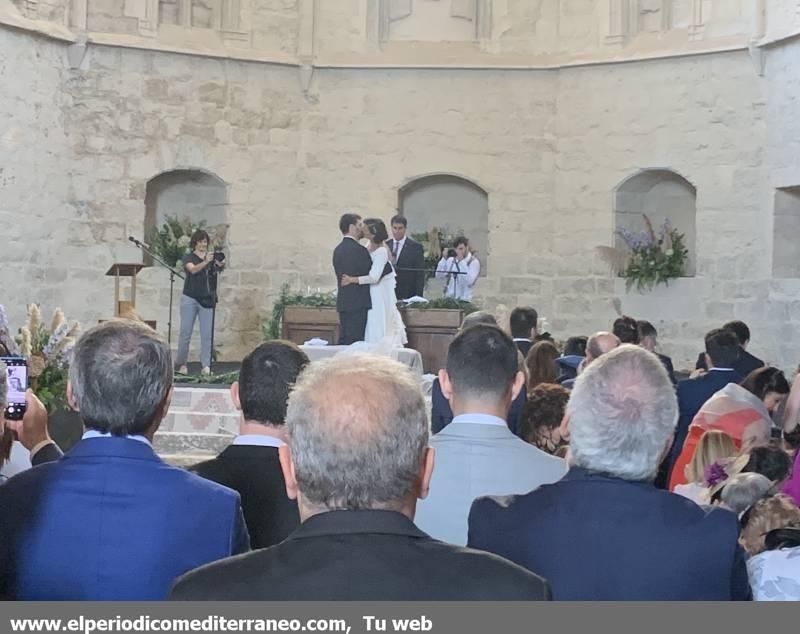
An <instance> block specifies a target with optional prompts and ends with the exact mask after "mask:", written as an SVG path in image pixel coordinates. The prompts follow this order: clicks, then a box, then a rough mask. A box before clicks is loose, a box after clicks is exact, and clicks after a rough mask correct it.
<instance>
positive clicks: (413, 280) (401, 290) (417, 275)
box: [386, 236, 425, 299]
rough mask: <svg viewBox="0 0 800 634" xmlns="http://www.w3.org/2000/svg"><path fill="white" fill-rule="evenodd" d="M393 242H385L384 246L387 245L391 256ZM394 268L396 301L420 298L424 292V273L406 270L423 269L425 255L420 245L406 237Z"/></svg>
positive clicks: (422, 271)
mask: <svg viewBox="0 0 800 634" xmlns="http://www.w3.org/2000/svg"><path fill="white" fill-rule="evenodd" d="M395 242H396V241H395V240H387V241H386V244H387V245H389V252H390V253H392V254H394V243H395ZM394 266H395V270H396V271H397V287H396V288H395V291H394V292H395V295H397V299H408V298H409V297H414V296H415V295H419V296H420V297H422V294H423V293H424V292H425V271H424V270H417V271H409V270H407V269H424V268H425V253H424V251H423V248H422V245H421V244H420V243H419V242H417V241H416V240H412V239H411V238H409V237H408V236H406V241H405V244H403V248H402V250H401V251H400V254H399V256H398V258H397V262H395V265H394Z"/></svg>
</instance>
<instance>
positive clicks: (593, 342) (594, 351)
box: [561, 330, 620, 390]
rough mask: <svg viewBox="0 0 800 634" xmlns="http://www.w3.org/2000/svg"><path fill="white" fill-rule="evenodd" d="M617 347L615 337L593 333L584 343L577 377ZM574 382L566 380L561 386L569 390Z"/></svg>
mask: <svg viewBox="0 0 800 634" xmlns="http://www.w3.org/2000/svg"><path fill="white" fill-rule="evenodd" d="M619 345H620V340H619V337H617V335H614V334H612V333H610V332H606V331H605V330H601V331H600V332H596V333H594V334H593V335H592V336H591V337H589V341H587V342H586V358H585V359H584V360H583V361H582V362H581V364H580V365H579V366H578V375H580V373H581V372H583V371H584V370H585V369H586V366H587V365H589V364H590V363H591V362H592V361H594V360H595V359H598V358H599V357H601V356H603V355H604V354H606V353H608V352H611V351H612V350H613V349H614V348H617V347H619ZM576 380H577V379H567V380H566V381H564V382H563V383H562V384H561V385H563V386H564V387H565V388H567V389H568V390H571V389H572V388H573V387H574V386H575V381H576Z"/></svg>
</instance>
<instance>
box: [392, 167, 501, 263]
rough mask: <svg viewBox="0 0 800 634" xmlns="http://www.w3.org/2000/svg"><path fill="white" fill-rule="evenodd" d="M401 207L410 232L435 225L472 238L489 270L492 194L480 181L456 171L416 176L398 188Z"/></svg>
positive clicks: (425, 230) (424, 231) (447, 233)
mask: <svg viewBox="0 0 800 634" xmlns="http://www.w3.org/2000/svg"><path fill="white" fill-rule="evenodd" d="M397 208H398V210H399V211H400V213H401V214H402V215H403V216H405V217H406V219H407V220H408V231H409V233H427V232H429V231H430V230H431V229H433V228H434V227H436V228H438V229H440V230H441V231H442V233H444V234H445V235H450V236H453V237H455V236H459V235H463V236H466V237H467V238H469V243H470V247H471V248H472V251H473V252H474V253H476V255H477V257H478V259H479V260H480V261H481V275H485V274H486V269H487V267H486V260H487V258H486V256H487V254H488V251H489V194H488V193H487V192H486V190H485V189H483V188H482V187H481V186H480V185H478V184H477V183H474V182H473V181H471V180H468V179H466V178H462V177H461V176H456V175H453V174H430V175H427V176H420V177H418V178H414V179H412V180H411V181H409V182H408V183H406V184H405V185H403V186H402V187H401V188H400V190H399V192H398V206H397Z"/></svg>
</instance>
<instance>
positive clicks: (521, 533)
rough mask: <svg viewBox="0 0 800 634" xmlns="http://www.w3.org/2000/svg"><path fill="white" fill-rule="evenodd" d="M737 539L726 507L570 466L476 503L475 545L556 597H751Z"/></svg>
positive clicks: (471, 524)
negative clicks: (532, 485)
mask: <svg viewBox="0 0 800 634" xmlns="http://www.w3.org/2000/svg"><path fill="white" fill-rule="evenodd" d="M738 536H739V524H738V521H737V518H736V516H735V515H734V514H733V513H731V512H729V511H725V510H722V509H719V508H717V509H713V510H709V509H704V508H702V507H700V506H698V505H696V504H695V503H694V502H692V501H690V500H688V499H686V498H683V497H681V496H679V495H675V494H674V493H668V492H666V491H661V490H658V489H656V488H655V487H654V486H653V485H652V483H650V482H627V481H624V480H620V479H617V478H612V477H609V476H605V475H601V474H596V473H591V472H589V471H586V470H584V469H578V468H575V467H573V468H571V469H570V471H569V472H568V473H567V475H566V476H564V478H563V479H561V480H560V481H558V482H556V483H554V484H547V485H544V486H541V487H539V488H538V489H536V490H534V491H531V492H530V493H526V494H525V495H516V496H511V497H506V498H491V497H484V498H479V499H478V500H476V501H475V502H474V503H473V505H472V510H471V512H470V515H469V541H468V545H469V546H470V547H472V548H477V549H480V550H487V551H489V552H491V553H495V554H497V555H500V556H501V557H505V558H506V559H510V560H511V561H513V562H515V563H517V564H519V565H521V566H524V567H525V568H528V570H531V571H533V572H535V573H536V574H538V575H541V576H543V577H545V578H546V579H547V580H548V581H549V582H550V584H551V586H552V589H553V599H554V600H556V601H559V600H580V601H603V600H615V601H617V600H626V601H627V600H675V601H683V600H708V601H728V600H747V599H749V598H750V597H751V593H750V585H749V583H748V579H747V568H746V565H745V559H744V553H743V551H742V550H741V548H740V546H739V545H738V542H737V539H738Z"/></svg>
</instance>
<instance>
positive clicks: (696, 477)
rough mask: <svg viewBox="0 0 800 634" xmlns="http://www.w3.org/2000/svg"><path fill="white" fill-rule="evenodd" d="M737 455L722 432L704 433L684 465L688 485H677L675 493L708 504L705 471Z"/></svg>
mask: <svg viewBox="0 0 800 634" xmlns="http://www.w3.org/2000/svg"><path fill="white" fill-rule="evenodd" d="M736 454H737V450H736V444H735V443H734V442H733V438H731V437H730V436H729V435H728V434H726V433H725V432H724V431H718V430H711V431H707V432H705V433H704V434H703V435H702V436H701V437H700V442H698V443H697V448H696V449H695V452H694V455H693V456H692V459H691V461H690V462H689V464H688V465H686V480H687V482H688V484H679V485H678V486H676V487H675V493H677V494H678V495H682V496H683V497H685V498H689V499H690V500H692V501H693V502H696V503H697V504H708V503H709V496H708V485H707V477H706V471H707V470H708V469H709V468H710V467H711V465H713V464H716V463H720V462H722V461H724V460H726V459H728V458H732V457H734V456H735V455H736Z"/></svg>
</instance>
